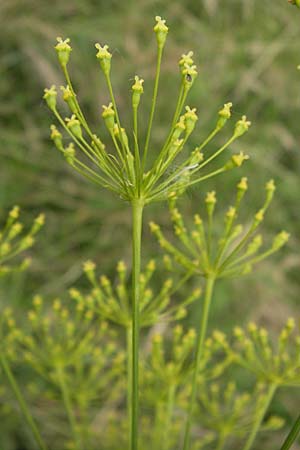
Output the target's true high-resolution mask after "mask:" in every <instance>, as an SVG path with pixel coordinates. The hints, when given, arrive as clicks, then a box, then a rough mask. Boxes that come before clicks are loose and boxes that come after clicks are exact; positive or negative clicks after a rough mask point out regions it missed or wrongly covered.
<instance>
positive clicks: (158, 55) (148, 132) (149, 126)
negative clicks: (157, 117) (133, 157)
mask: <svg viewBox="0 0 300 450" xmlns="http://www.w3.org/2000/svg"><path fill="white" fill-rule="evenodd" d="M162 53H163V47H161V46H158V50H157V63H156V75H155V82H154V89H153V97H152V103H151V110H150V118H149V122H148V130H147V135H146V142H145V148H144V154H143V164H142V167H143V168H144V167H145V163H146V159H147V153H148V148H149V142H150V136H151V130H152V124H153V118H154V112H155V106H156V100H157V92H158V84H159V76H160V66H161V58H162Z"/></svg>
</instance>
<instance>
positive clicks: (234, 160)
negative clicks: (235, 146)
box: [224, 152, 249, 170]
mask: <svg viewBox="0 0 300 450" xmlns="http://www.w3.org/2000/svg"><path fill="white" fill-rule="evenodd" d="M247 159H249V156H248V155H245V154H244V152H240V153H238V154H236V155H232V157H231V159H230V161H228V163H227V164H226V165H225V166H224V167H225V169H226V170H229V169H232V168H233V167H241V165H242V164H243V162H244V161H247Z"/></svg>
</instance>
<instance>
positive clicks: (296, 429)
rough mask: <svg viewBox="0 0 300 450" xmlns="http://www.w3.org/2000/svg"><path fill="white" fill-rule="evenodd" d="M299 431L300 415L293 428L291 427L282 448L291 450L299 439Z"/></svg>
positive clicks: (282, 449)
mask: <svg viewBox="0 0 300 450" xmlns="http://www.w3.org/2000/svg"><path fill="white" fill-rule="evenodd" d="M299 433H300V415H299V416H298V418H297V420H296V422H295V423H294V425H293V428H292V429H291V431H290V433H289V435H288V436H287V438H286V440H285V441H284V443H283V445H282V447H281V449H280V450H289V449H290V448H291V446H292V444H293V443H294V442H295V440H296V439H297V436H298V434H299Z"/></svg>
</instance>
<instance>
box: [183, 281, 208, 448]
mask: <svg viewBox="0 0 300 450" xmlns="http://www.w3.org/2000/svg"><path fill="white" fill-rule="evenodd" d="M214 284H215V278H214V276H213V275H209V276H208V278H207V280H206V287H205V298H204V305H203V311H202V317H201V324H200V329H199V331H198V336H197V344H196V345H197V348H196V362H195V368H194V373H193V381H192V394H191V399H190V403H189V409H188V414H187V418H186V423H185V432H184V444H183V450H188V449H189V448H190V439H191V436H190V434H191V426H192V417H193V412H194V407H195V403H196V397H197V380H198V375H199V371H200V366H201V359H202V353H203V348H204V341H205V337H206V331H207V323H208V316H209V310H210V304H211V299H212V293H213V288H214Z"/></svg>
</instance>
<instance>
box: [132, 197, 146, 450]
mask: <svg viewBox="0 0 300 450" xmlns="http://www.w3.org/2000/svg"><path fill="white" fill-rule="evenodd" d="M143 208H144V202H143V200H142V199H139V198H138V199H133V200H132V391H131V439H130V440H131V449H132V450H138V418H139V338H140V336H139V335H140V324H139V322H140V321H139V316H140V306H139V303H140V273H141V235H142V217H143Z"/></svg>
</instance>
